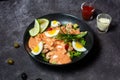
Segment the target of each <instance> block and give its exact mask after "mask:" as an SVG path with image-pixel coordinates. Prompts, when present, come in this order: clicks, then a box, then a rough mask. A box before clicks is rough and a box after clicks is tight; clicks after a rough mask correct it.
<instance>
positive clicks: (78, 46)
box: [75, 42, 83, 48]
mask: <svg viewBox="0 0 120 80" xmlns="http://www.w3.org/2000/svg"><path fill="white" fill-rule="evenodd" d="M75 46H76V47H77V48H82V47H83V46H82V45H81V44H80V43H79V42H76V44H75Z"/></svg>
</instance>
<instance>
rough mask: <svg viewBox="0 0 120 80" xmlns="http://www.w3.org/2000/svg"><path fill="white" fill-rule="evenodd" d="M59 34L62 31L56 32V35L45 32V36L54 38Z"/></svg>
mask: <svg viewBox="0 0 120 80" xmlns="http://www.w3.org/2000/svg"><path fill="white" fill-rule="evenodd" d="M59 32H60V30H55V33H54V34H49V32H45V35H46V36H47V37H54V36H56V35H57V34H58V33H59Z"/></svg>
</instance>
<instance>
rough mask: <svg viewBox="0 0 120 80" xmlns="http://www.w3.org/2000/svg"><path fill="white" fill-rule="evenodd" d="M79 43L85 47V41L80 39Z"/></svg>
mask: <svg viewBox="0 0 120 80" xmlns="http://www.w3.org/2000/svg"><path fill="white" fill-rule="evenodd" d="M79 42H80V43H81V44H82V45H83V46H85V44H86V40H85V39H84V38H81V39H80V40H79Z"/></svg>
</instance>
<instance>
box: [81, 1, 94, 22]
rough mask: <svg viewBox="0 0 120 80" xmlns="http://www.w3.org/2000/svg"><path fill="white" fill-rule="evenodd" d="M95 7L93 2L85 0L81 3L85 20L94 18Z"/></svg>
mask: <svg viewBox="0 0 120 80" xmlns="http://www.w3.org/2000/svg"><path fill="white" fill-rule="evenodd" d="M94 11H95V8H94V6H93V4H92V3H90V2H84V3H82V4H81V12H82V17H83V19H84V20H91V19H92V18H93V13H94Z"/></svg>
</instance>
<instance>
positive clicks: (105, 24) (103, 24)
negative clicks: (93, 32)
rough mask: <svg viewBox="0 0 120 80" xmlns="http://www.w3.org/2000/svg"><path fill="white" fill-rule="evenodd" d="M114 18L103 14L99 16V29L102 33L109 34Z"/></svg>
mask: <svg viewBox="0 0 120 80" xmlns="http://www.w3.org/2000/svg"><path fill="white" fill-rule="evenodd" d="M111 20H112V17H111V16H110V15H109V14H105V13H101V14H99V15H98V16H97V28H98V30H99V31H100V32H107V31H108V28H109V26H110V23H111Z"/></svg>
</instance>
